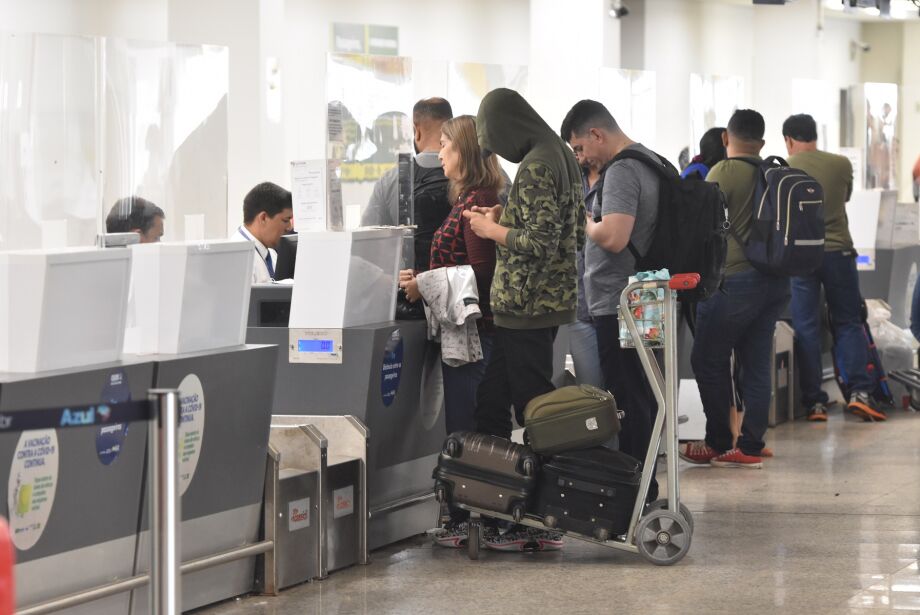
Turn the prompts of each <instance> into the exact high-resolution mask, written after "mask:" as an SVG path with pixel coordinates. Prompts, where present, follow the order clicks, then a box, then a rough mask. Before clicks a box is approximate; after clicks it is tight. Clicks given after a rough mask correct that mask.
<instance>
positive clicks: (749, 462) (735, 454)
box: [709, 448, 763, 470]
mask: <svg viewBox="0 0 920 615" xmlns="http://www.w3.org/2000/svg"><path fill="white" fill-rule="evenodd" d="M709 463H710V465H714V466H716V467H717V468H750V469H752V470H759V469H760V468H762V467H763V457H755V456H754V455H745V454H744V453H742V452H741V449H740V448H733V449H732V450H730V451H725V452H724V453H722V454H721V455H719V456H718V457H713V458H712V461H710V462H709Z"/></svg>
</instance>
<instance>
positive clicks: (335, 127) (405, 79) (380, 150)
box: [326, 54, 415, 228]
mask: <svg viewBox="0 0 920 615" xmlns="http://www.w3.org/2000/svg"><path fill="white" fill-rule="evenodd" d="M326 101H327V131H328V132H327V136H328V148H327V156H328V157H329V158H330V159H334V160H338V161H340V162H341V166H340V177H341V181H342V205H343V207H344V210H345V227H346V228H355V227H357V226H360V225H375V224H382V223H387V222H390V221H389V220H386V219H383V218H381V217H380V216H377V215H375V214H374V212H373V211H367V212H366V211H365V210H367V204H368V201H369V200H370V198H371V194H372V192H373V190H374V184H375V183H376V182H377V180H378V179H380V177H381V176H382V175H383V174H384V173H386V172H387V171H389V170H391V169H393V168H395V166H396V162H397V160H398V156H399V154H400V153H409V152H412V143H413V138H412V118H411V117H410V116H411V114H412V105H413V104H414V103H415V100H414V90H413V84H412V61H411V60H410V59H409V58H400V57H389V56H366V55H353V54H329V55H328V58H327V63H326Z"/></svg>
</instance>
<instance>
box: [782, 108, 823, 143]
mask: <svg viewBox="0 0 920 615" xmlns="http://www.w3.org/2000/svg"><path fill="white" fill-rule="evenodd" d="M783 136H784V137H789V138H791V139H792V140H794V141H802V142H803V143H811V142H812V141H817V140H818V125H817V124H816V123H815V118H813V117H811V116H810V115H808V114H807V113H798V114H796V115H790V116H789V117H787V118H786V121H785V122H783Z"/></svg>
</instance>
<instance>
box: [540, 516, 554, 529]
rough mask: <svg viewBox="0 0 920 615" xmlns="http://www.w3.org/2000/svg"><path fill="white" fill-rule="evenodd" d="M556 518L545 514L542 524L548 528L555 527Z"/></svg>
mask: <svg viewBox="0 0 920 615" xmlns="http://www.w3.org/2000/svg"><path fill="white" fill-rule="evenodd" d="M556 523H557V519H556V517H554V516H553V515H546V516H545V517H543V525H545V526H546V527H549V528H554V527H556Z"/></svg>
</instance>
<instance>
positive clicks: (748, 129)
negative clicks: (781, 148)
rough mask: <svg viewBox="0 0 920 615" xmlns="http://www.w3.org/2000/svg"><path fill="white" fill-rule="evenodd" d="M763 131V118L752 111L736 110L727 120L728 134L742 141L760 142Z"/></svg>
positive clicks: (764, 128)
mask: <svg viewBox="0 0 920 615" xmlns="http://www.w3.org/2000/svg"><path fill="white" fill-rule="evenodd" d="M765 130H766V127H765V125H764V121H763V116H762V115H760V114H759V113H757V112H756V111H754V110H753V109H736V110H735V112H734V113H732V117H731V119H730V120H728V133H729V134H730V135H732V136H734V137H737V138H738V139H741V140H742V141H762V140H763V133H764V131H765Z"/></svg>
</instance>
